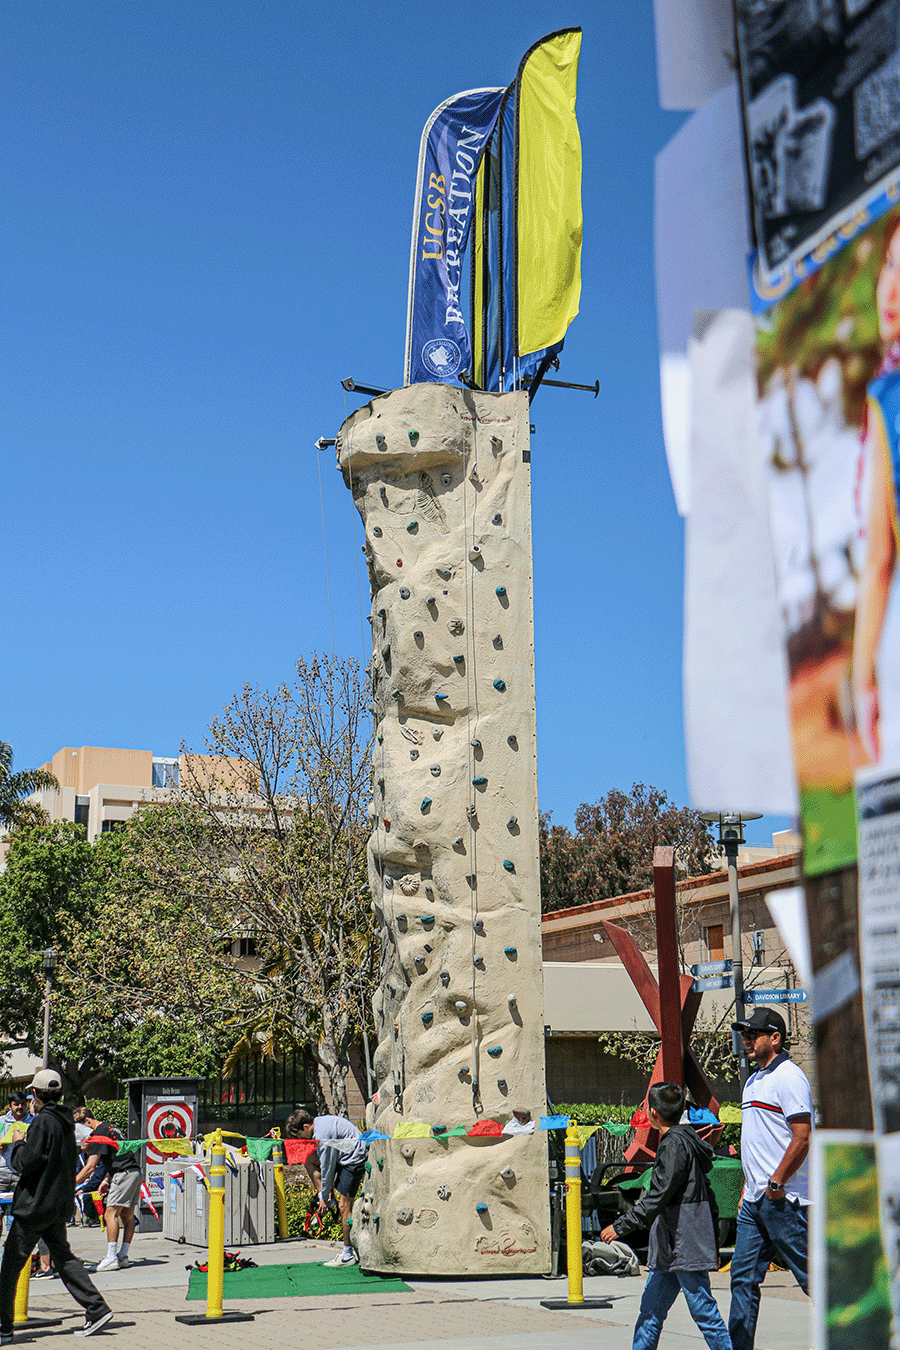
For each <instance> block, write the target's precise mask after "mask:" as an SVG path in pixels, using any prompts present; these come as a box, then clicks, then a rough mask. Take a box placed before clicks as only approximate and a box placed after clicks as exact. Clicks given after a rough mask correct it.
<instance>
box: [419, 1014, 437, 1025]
mask: <svg viewBox="0 0 900 1350" xmlns="http://www.w3.org/2000/svg"><path fill="white" fill-rule="evenodd" d="M433 1021H434V1013H433V1012H423V1014H422V1024H423V1026H426V1027H430V1026H431V1024H432V1022H433Z"/></svg>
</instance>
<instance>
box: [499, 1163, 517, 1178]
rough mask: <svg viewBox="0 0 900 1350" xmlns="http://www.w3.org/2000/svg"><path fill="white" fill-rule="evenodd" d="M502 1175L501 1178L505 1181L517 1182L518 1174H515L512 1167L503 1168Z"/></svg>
mask: <svg viewBox="0 0 900 1350" xmlns="http://www.w3.org/2000/svg"><path fill="white" fill-rule="evenodd" d="M500 1175H501V1177H502V1178H503V1180H504V1181H515V1179H516V1174H515V1172H514V1171H513V1169H512V1168H511V1167H510V1166H508V1165H507V1166H506V1167H502V1168H501V1169H500Z"/></svg>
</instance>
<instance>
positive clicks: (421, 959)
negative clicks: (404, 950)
mask: <svg viewBox="0 0 900 1350" xmlns="http://www.w3.org/2000/svg"><path fill="white" fill-rule="evenodd" d="M413 961H414V962H415V964H416V965H417V966H418V967H419V968H421V967H422V966H424V964H425V957H424V956H422V955H421V953H420V954H419V955H418V956H414V957H413Z"/></svg>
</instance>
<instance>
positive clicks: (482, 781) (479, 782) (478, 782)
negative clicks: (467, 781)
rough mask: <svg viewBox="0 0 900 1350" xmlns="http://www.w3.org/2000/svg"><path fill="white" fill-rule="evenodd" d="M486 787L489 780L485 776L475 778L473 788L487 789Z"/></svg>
mask: <svg viewBox="0 0 900 1350" xmlns="http://www.w3.org/2000/svg"><path fill="white" fill-rule="evenodd" d="M486 785H487V779H486V778H485V777H484V776H483V775H482V776H480V777H478V778H473V779H472V786H473V787H485V786H486Z"/></svg>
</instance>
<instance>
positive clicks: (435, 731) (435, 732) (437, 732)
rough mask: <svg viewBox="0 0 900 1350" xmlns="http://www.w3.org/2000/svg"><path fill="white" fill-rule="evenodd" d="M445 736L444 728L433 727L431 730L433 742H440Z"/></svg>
mask: <svg viewBox="0 0 900 1350" xmlns="http://www.w3.org/2000/svg"><path fill="white" fill-rule="evenodd" d="M443 734H444V728H443V727H432V728H431V739H432V740H434V741H439V740H440V739H441V737H442V736H443Z"/></svg>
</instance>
